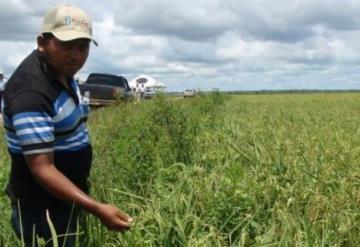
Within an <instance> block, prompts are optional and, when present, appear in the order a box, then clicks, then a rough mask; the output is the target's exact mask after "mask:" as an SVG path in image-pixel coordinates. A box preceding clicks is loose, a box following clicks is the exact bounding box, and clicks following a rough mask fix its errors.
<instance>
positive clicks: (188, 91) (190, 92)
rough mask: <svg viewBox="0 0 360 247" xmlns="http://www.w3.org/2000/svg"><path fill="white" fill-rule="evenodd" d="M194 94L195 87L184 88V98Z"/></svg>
mask: <svg viewBox="0 0 360 247" xmlns="http://www.w3.org/2000/svg"><path fill="white" fill-rule="evenodd" d="M195 95H196V92H195V89H185V90H184V94H183V96H184V98H187V97H195Z"/></svg>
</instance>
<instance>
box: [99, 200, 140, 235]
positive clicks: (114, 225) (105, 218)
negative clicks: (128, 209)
mask: <svg viewBox="0 0 360 247" xmlns="http://www.w3.org/2000/svg"><path fill="white" fill-rule="evenodd" d="M95 214H96V216H97V217H98V218H99V219H100V220H101V222H102V223H103V224H104V225H105V226H106V227H107V228H109V229H110V230H114V231H120V232H123V231H127V230H129V229H130V226H131V222H132V221H133V219H132V218H131V217H130V216H128V215H127V214H125V213H124V212H122V211H121V210H120V209H118V208H116V207H114V206H111V205H109V204H103V203H100V204H99V205H98V207H97V210H96V212H95Z"/></svg>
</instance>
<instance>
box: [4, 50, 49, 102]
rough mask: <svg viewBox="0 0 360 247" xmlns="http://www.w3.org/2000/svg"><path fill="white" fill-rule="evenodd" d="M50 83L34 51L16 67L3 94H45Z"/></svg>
mask: <svg viewBox="0 0 360 247" xmlns="http://www.w3.org/2000/svg"><path fill="white" fill-rule="evenodd" d="M49 86H51V85H50V81H49V79H48V78H47V76H46V74H45V72H44V70H43V69H42V64H41V61H40V58H39V56H38V53H37V51H36V50H34V51H33V52H32V53H31V54H30V55H29V56H27V57H26V58H25V59H24V60H23V61H22V62H21V63H20V65H19V66H18V67H17V69H16V70H15V72H14V73H13V74H12V76H11V77H10V78H9V80H8V81H7V84H6V87H5V91H4V94H5V95H15V94H18V93H20V92H34V93H36V92H38V93H46V92H48V90H49Z"/></svg>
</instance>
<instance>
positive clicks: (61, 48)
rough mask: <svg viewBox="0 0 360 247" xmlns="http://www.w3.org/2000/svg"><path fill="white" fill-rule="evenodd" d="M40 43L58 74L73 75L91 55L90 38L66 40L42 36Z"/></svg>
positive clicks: (49, 63) (40, 47) (48, 60)
mask: <svg viewBox="0 0 360 247" xmlns="http://www.w3.org/2000/svg"><path fill="white" fill-rule="evenodd" d="M38 45H39V50H40V51H41V52H42V53H43V54H44V57H45V59H46V62H47V63H48V65H49V66H50V67H51V69H52V70H53V71H54V72H55V73H56V74H57V75H60V76H66V77H73V76H74V75H75V74H76V72H78V71H79V70H80V69H81V67H82V66H83V65H84V63H85V61H86V59H87V57H88V55H89V46H90V40H88V39H75V40H71V41H66V42H65V41H60V40H58V39H57V38H55V37H51V38H49V39H44V38H41V37H40V39H38Z"/></svg>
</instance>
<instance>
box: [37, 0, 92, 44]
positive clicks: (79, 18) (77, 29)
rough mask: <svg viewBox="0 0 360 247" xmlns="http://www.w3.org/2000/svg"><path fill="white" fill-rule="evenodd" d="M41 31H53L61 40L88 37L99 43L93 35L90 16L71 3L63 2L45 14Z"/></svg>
mask: <svg viewBox="0 0 360 247" xmlns="http://www.w3.org/2000/svg"><path fill="white" fill-rule="evenodd" d="M41 33H52V34H53V35H54V36H55V37H56V38H57V39H59V40H61V41H70V40H74V39H80V38H86V39H90V40H92V41H93V42H94V44H95V45H96V46H97V45H98V43H97V42H96V41H95V40H94V39H93V37H92V24H91V19H90V17H89V16H88V15H87V14H86V13H85V12H84V11H82V10H81V9H79V8H77V7H75V6H73V5H70V4H61V5H58V6H56V7H54V8H52V9H50V10H49V11H48V12H47V13H46V14H45V16H44V20H43V24H42V27H41Z"/></svg>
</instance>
